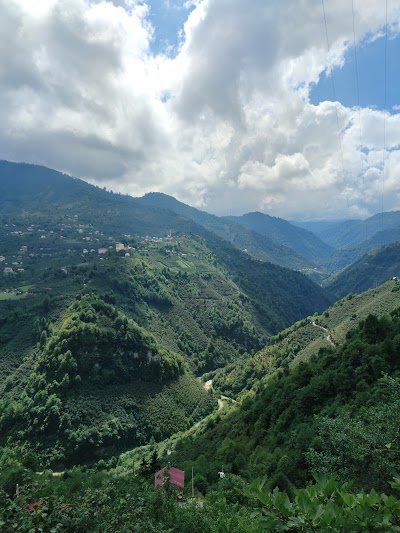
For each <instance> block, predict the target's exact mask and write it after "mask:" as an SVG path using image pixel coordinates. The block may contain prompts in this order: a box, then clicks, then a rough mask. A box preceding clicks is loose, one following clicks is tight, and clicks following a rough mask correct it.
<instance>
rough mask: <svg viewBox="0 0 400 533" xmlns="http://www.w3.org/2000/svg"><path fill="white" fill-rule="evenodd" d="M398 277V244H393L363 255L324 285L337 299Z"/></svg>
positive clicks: (399, 258) (399, 265)
mask: <svg viewBox="0 0 400 533" xmlns="http://www.w3.org/2000/svg"><path fill="white" fill-rule="evenodd" d="M393 277H400V243H393V244H389V245H387V246H384V247H382V248H378V249H376V250H373V251H372V252H370V253H369V254H365V255H363V256H362V257H361V259H359V260H358V261H356V262H355V263H353V264H351V265H350V266H348V267H347V268H345V269H344V270H343V271H341V272H340V273H339V274H337V275H336V276H334V277H333V278H332V279H331V280H329V282H328V283H327V284H326V287H327V289H328V290H329V291H330V292H332V293H333V294H334V295H335V296H337V298H342V297H343V296H345V295H346V294H349V293H350V292H353V293H359V292H363V291H366V290H367V289H369V288H371V287H375V286H377V285H380V284H381V283H383V282H384V281H386V280H388V279H390V278H393Z"/></svg>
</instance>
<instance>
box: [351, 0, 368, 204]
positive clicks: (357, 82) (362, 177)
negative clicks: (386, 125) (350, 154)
mask: <svg viewBox="0 0 400 533" xmlns="http://www.w3.org/2000/svg"><path fill="white" fill-rule="evenodd" d="M351 12H352V15H353V42H354V61H355V67H356V68H355V71H356V87H357V108H358V126H359V135H360V137H359V139H360V159H361V179H362V195H363V207H364V211H366V207H367V203H366V199H365V176H364V158H363V153H362V128H361V106H360V82H359V76H358V59H357V39H356V25H355V20H354V19H355V17H354V0H351Z"/></svg>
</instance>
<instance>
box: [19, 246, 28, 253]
mask: <svg viewBox="0 0 400 533" xmlns="http://www.w3.org/2000/svg"><path fill="white" fill-rule="evenodd" d="M20 251H21V252H27V251H28V247H27V246H21V248H20Z"/></svg>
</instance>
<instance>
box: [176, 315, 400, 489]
mask: <svg viewBox="0 0 400 533" xmlns="http://www.w3.org/2000/svg"><path fill="white" fill-rule="evenodd" d="M354 326H355V329H354V330H353V331H352V332H351V333H348V334H347V336H346V340H345V342H344V344H343V345H341V346H339V347H336V348H333V347H328V348H324V349H322V350H321V351H320V353H319V354H318V356H315V357H312V358H311V359H310V360H309V361H307V362H305V363H304V362H303V363H301V364H299V365H296V366H293V367H291V368H288V367H286V368H284V369H282V370H280V371H278V372H277V373H276V374H275V375H274V376H271V377H270V378H269V379H268V380H265V381H264V382H262V383H259V384H258V385H257V387H256V388H255V391H254V392H253V393H251V394H249V395H248V396H247V397H246V398H244V399H243V401H242V403H241V404H240V405H239V404H234V406H233V407H232V408H230V409H227V408H225V409H224V410H222V411H220V412H219V413H218V415H217V416H214V417H212V418H211V419H210V420H208V422H207V423H206V424H204V425H203V426H201V428H200V429H199V430H198V431H197V432H196V433H195V434H192V435H188V436H187V437H183V438H182V439H180V440H178V441H177V442H176V444H175V450H174V455H173V459H175V461H176V464H177V465H179V466H180V467H184V468H185V467H186V468H187V467H188V466H189V464H191V465H192V466H194V469H195V471H196V472H198V473H199V475H201V476H202V477H204V478H205V479H206V480H207V481H208V482H212V479H213V476H215V472H216V471H217V470H216V469H217V468H218V465H219V464H223V465H224V471H225V472H233V473H235V474H240V475H242V476H244V477H249V478H252V477H254V476H258V475H259V474H260V472H262V473H263V475H265V476H266V479H267V484H268V486H269V487H271V488H273V487H274V486H276V485H278V486H279V487H280V488H281V489H282V488H285V489H289V490H290V488H291V487H293V485H294V486H299V485H302V484H303V483H305V482H307V480H309V479H310V476H311V471H316V472H323V473H329V474H336V475H338V476H339V478H340V479H341V481H347V480H349V479H353V480H354V481H355V484H356V486H357V487H358V488H364V489H370V488H371V486H374V487H375V488H377V489H380V490H382V489H383V488H384V487H386V488H387V483H388V480H390V478H391V475H392V472H393V471H397V470H398V468H399V467H400V464H399V455H398V453H397V451H398V449H399V448H398V447H399V445H400V441H399V437H398V424H399V422H400V409H399V401H398V398H399V396H398V395H399V390H400V380H399V377H400V365H399V360H400V359H399V354H400V352H399V349H400V344H399V339H400V311H399V309H397V310H395V311H393V312H392V313H391V314H390V315H389V314H387V315H385V316H383V317H382V318H381V319H380V320H378V318H377V317H376V316H374V315H368V316H367V318H366V319H365V320H363V321H361V322H360V323H359V324H357V322H355V323H354ZM390 449H393V450H395V453H390V452H387V451H386V450H390ZM193 463H194V464H193Z"/></svg>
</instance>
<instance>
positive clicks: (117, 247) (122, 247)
mask: <svg viewBox="0 0 400 533" xmlns="http://www.w3.org/2000/svg"><path fill="white" fill-rule="evenodd" d="M115 250H116V251H117V252H122V250H125V244H122V242H117V244H116V245H115Z"/></svg>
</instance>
